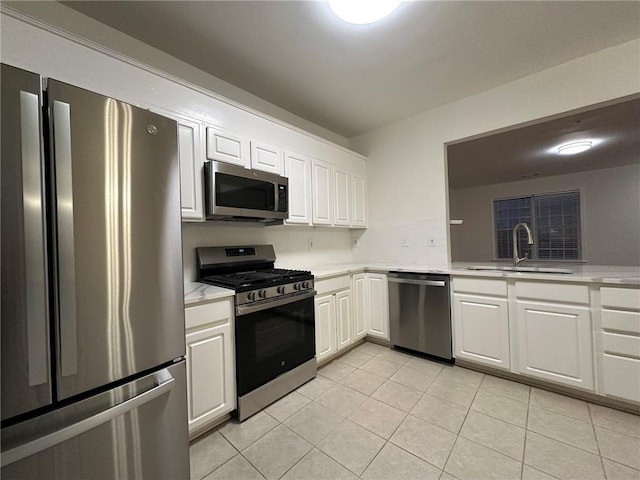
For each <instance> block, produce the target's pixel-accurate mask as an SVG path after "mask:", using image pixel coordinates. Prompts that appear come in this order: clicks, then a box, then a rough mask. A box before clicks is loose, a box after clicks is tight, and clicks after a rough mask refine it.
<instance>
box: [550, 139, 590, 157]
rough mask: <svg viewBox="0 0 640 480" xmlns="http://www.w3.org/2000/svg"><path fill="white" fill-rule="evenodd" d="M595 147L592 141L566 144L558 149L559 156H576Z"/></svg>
mask: <svg viewBox="0 0 640 480" xmlns="http://www.w3.org/2000/svg"><path fill="white" fill-rule="evenodd" d="M592 146H593V142H591V141H590V140H582V141H580V142H571V143H565V144H564V145H560V146H559V147H558V154H559V155H575V154H576V153H581V152H586V151H587V150H589V149H590V148H591V147H592Z"/></svg>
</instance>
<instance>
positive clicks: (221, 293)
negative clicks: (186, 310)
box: [184, 282, 235, 306]
mask: <svg viewBox="0 0 640 480" xmlns="http://www.w3.org/2000/svg"><path fill="white" fill-rule="evenodd" d="M234 295H235V292H234V291H233V290H229V289H228V288H222V287H215V286H213V285H205V284H204V283H199V282H186V283H185V284H184V304H185V306H188V305H194V304H196V303H203V302H209V301H212V300H218V299H220V298H228V297H233V296H234Z"/></svg>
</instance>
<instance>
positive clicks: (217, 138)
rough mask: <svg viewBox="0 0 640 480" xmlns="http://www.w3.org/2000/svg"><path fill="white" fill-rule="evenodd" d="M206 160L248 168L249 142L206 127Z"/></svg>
mask: <svg viewBox="0 0 640 480" xmlns="http://www.w3.org/2000/svg"><path fill="white" fill-rule="evenodd" d="M207 158H208V159H209V160H219V161H221V162H226V163H232V164H234V165H239V166H241V167H245V168H249V166H250V164H251V163H250V159H251V155H250V152H249V141H248V140H247V139H246V138H243V137H241V136H240V135H236V134H235V133H232V132H228V131H226V130H222V129H220V128H217V127H212V126H208V127H207Z"/></svg>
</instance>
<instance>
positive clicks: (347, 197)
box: [333, 167, 351, 226]
mask: <svg viewBox="0 0 640 480" xmlns="http://www.w3.org/2000/svg"><path fill="white" fill-rule="evenodd" d="M333 178H334V191H335V195H334V203H333V204H334V217H333V218H334V221H333V223H334V225H345V226H349V225H351V174H350V173H349V172H348V171H345V170H343V169H340V168H337V167H336V168H335V169H334V177H333Z"/></svg>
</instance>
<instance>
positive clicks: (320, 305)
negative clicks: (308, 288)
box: [315, 295, 337, 363]
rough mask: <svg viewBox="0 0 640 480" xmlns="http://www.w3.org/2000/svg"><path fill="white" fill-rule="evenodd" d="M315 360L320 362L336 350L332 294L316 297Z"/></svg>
mask: <svg viewBox="0 0 640 480" xmlns="http://www.w3.org/2000/svg"><path fill="white" fill-rule="evenodd" d="M315 309H316V361H317V362H318V363H321V362H322V361H323V360H325V359H326V358H328V357H331V355H333V354H334V353H335V352H336V351H337V346H336V299H335V296H334V295H325V296H322V297H316V299H315Z"/></svg>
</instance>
